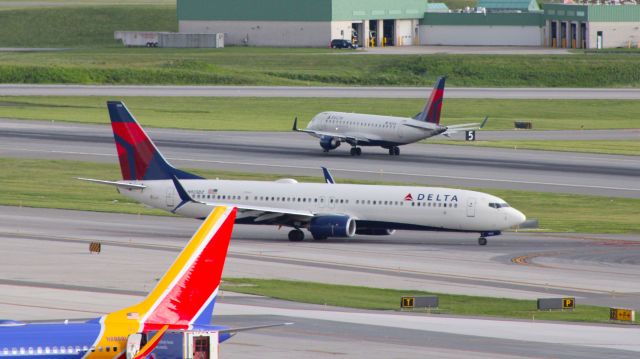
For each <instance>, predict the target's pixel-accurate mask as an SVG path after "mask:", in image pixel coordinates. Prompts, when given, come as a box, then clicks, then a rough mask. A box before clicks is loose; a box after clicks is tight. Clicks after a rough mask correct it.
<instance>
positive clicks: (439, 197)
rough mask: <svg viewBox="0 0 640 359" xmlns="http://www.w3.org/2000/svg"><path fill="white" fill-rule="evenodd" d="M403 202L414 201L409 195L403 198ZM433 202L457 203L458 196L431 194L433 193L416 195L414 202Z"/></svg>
mask: <svg viewBox="0 0 640 359" xmlns="http://www.w3.org/2000/svg"><path fill="white" fill-rule="evenodd" d="M404 200H405V201H414V199H413V195H412V194H411V193H409V194H407V195H406V196H404ZM424 200H427V201H435V202H458V196H456V195H455V194H439V193H438V194H433V193H427V194H424V193H418V195H417V196H416V198H415V201H424Z"/></svg>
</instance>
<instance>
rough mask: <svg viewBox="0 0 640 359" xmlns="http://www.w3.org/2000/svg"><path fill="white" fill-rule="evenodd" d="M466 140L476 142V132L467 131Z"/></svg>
mask: <svg viewBox="0 0 640 359" xmlns="http://www.w3.org/2000/svg"><path fill="white" fill-rule="evenodd" d="M464 133H465V139H466V140H467V141H475V140H476V131H465V132H464Z"/></svg>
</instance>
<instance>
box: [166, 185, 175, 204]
mask: <svg viewBox="0 0 640 359" xmlns="http://www.w3.org/2000/svg"><path fill="white" fill-rule="evenodd" d="M175 194H176V190H175V188H169V189H167V207H169V208H173V207H175V206H176V199H175Z"/></svg>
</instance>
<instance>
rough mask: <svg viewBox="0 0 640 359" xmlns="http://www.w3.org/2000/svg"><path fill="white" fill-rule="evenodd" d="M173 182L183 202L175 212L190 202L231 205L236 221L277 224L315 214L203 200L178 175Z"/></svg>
mask: <svg viewBox="0 0 640 359" xmlns="http://www.w3.org/2000/svg"><path fill="white" fill-rule="evenodd" d="M172 180H173V184H174V185H175V187H176V191H177V192H178V195H179V196H180V199H181V202H180V203H179V204H178V205H177V206H176V207H175V208H174V209H173V210H172V211H171V212H173V213H177V214H180V209H181V208H183V206H185V205H188V204H190V203H196V204H201V205H202V204H204V205H207V206H211V207H217V206H229V207H236V208H237V209H238V214H237V216H236V221H240V222H242V221H245V222H246V221H251V222H253V223H262V224H268V223H275V224H288V223H290V222H294V221H303V222H307V221H309V220H311V218H312V217H313V216H315V214H314V213H313V212H311V211H305V210H293V209H290V208H278V207H267V206H251V205H245V204H238V203H229V202H202V201H198V200H195V199H193V198H191V196H190V195H189V193H187V191H186V190H185V189H184V187H182V184H181V183H180V181H179V180H178V178H177V177H176V176H173V178H172Z"/></svg>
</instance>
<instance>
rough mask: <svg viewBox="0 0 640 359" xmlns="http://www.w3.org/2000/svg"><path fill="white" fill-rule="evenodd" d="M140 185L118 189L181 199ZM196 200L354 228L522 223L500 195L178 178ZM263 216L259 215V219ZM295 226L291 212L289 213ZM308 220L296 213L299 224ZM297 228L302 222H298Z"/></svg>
mask: <svg viewBox="0 0 640 359" xmlns="http://www.w3.org/2000/svg"><path fill="white" fill-rule="evenodd" d="M129 183H136V184H142V185H145V186H146V188H144V189H119V191H120V193H122V194H123V195H126V196H127V197H130V198H132V199H134V200H136V201H140V202H142V203H145V204H147V205H149V206H151V207H155V208H163V209H165V210H168V211H171V210H173V209H174V208H175V207H176V206H177V205H178V203H179V202H180V198H179V196H178V193H177V192H176V189H175V186H174V184H173V182H172V181H170V180H152V181H129ZM181 183H182V184H183V185H184V188H185V189H186V190H187V192H188V193H189V194H190V195H191V197H193V198H194V199H195V200H197V201H200V202H204V203H212V204H215V205H220V204H224V203H235V204H236V205H238V206H242V205H243V204H245V205H252V206H262V207H269V208H274V209H287V210H303V211H308V212H311V213H313V214H314V215H316V216H322V215H324V214H327V215H329V214H341V215H345V216H349V217H351V218H352V219H353V220H355V221H356V223H357V224H356V225H357V227H358V228H377V229H384V228H386V229H389V230H394V229H414V230H445V231H447V230H449V231H463V232H489V231H500V230H503V229H507V228H510V227H512V226H516V225H518V224H521V223H522V222H523V221H524V220H525V216H524V215H523V214H522V213H521V212H519V211H518V210H516V209H514V208H511V207H509V206H508V205H507V204H506V203H505V201H504V200H502V199H500V198H498V197H495V196H492V195H489V194H486V193H482V192H475V191H467V190H459V189H450V188H438V187H408V186H376V185H355V184H325V183H297V182H296V181H295V180H290V179H283V180H278V181H275V182H263V181H229V180H182V181H181ZM210 210H211V206H209V205H206V204H203V203H188V204H186V205H185V206H182V207H181V208H180V209H179V211H178V212H177V213H178V214H180V215H183V216H187V217H193V218H203V217H205V216H206V215H207V214H208V212H209V211H210ZM261 217H262V218H261ZM290 217H292V218H291V223H280V224H287V225H291V226H296V227H297V225H296V223H295V222H296V218H295V216H290ZM271 219H273V217H272V216H270V215H268V214H267V215H266V216H261V215H260V213H258V214H256V215H253V214H252V213H251V212H250V211H249V212H245V213H239V214H238V217H237V218H236V223H245V224H272V222H271V221H270V220H271ZM305 220H307V221H308V219H305V218H300V223H301V224H303V223H304V221H305ZM300 227H304V226H303V225H300Z"/></svg>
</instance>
